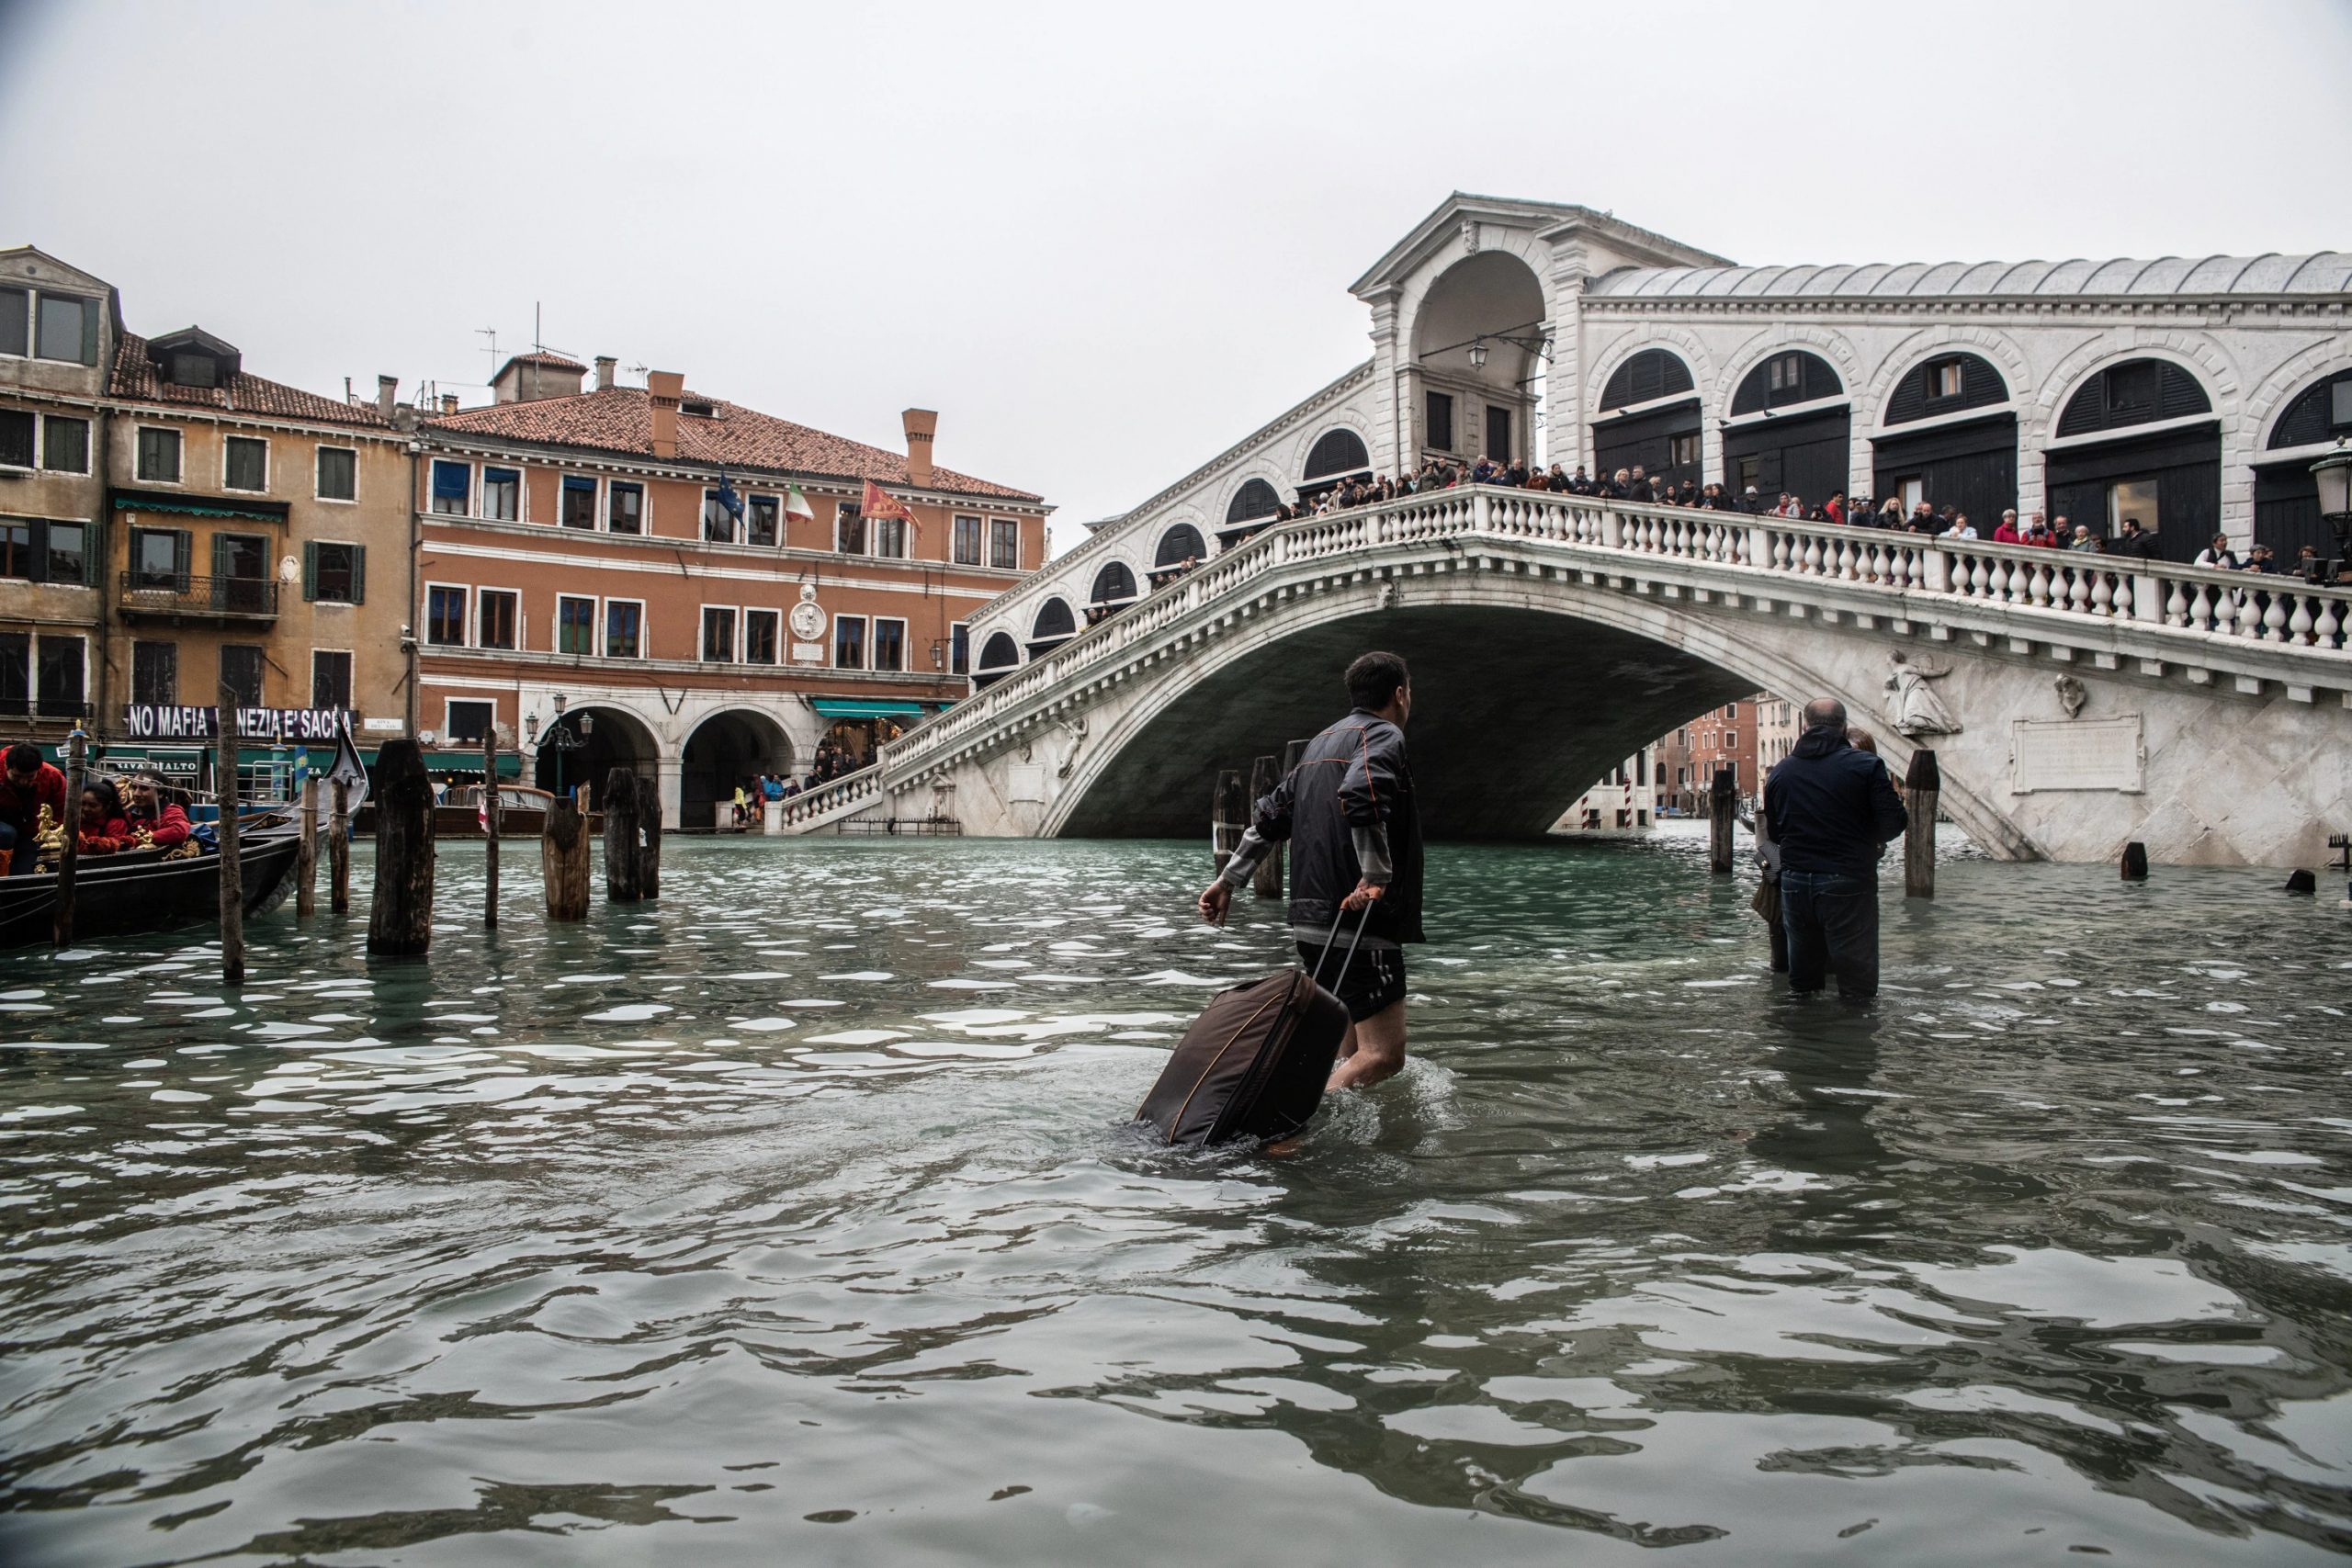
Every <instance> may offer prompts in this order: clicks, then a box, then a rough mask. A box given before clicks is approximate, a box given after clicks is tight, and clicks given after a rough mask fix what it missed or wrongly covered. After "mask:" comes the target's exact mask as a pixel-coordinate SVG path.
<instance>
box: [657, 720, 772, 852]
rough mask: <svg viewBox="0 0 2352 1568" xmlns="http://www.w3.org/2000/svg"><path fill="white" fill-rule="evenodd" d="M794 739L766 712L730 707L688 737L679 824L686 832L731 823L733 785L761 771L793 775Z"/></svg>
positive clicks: (681, 771) (680, 782)
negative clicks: (728, 818) (730, 810)
mask: <svg viewBox="0 0 2352 1568" xmlns="http://www.w3.org/2000/svg"><path fill="white" fill-rule="evenodd" d="M791 772H792V739H791V738H790V737H789V736H787V735H786V734H785V732H784V727H783V726H782V725H780V724H778V723H776V721H775V720H774V719H772V718H770V717H769V716H767V715H765V714H763V713H754V712H752V711H751V710H749V709H746V708H729V709H727V710H725V711H724V712H721V713H715V714H713V715H711V716H709V717H708V718H707V719H704V720H703V721H702V723H701V724H699V725H697V726H695V732H694V733H693V734H692V735H690V736H688V737H686V747H685V752H684V761H683V765H682V766H681V767H680V769H679V773H678V827H679V828H680V829H682V830H684V831H687V832H695V831H698V830H700V829H716V828H722V827H725V826H727V816H726V813H727V812H728V810H729V807H732V806H733V804H734V801H735V787H736V786H737V785H738V784H741V783H743V781H744V780H746V779H748V778H750V777H752V775H754V774H757V773H779V774H784V775H787V776H788V775H789V774H790V773H791Z"/></svg>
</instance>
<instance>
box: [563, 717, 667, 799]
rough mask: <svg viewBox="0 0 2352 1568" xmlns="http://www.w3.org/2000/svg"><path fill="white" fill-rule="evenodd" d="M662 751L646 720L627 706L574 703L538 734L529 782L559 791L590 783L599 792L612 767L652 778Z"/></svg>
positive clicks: (601, 792)
mask: <svg viewBox="0 0 2352 1568" xmlns="http://www.w3.org/2000/svg"><path fill="white" fill-rule="evenodd" d="M661 750H662V749H661V746H660V745H659V743H657V742H656V741H655V739H653V732H652V731H651V730H650V729H648V728H646V727H645V721H644V720H642V719H640V718H639V717H638V716H636V715H635V714H633V713H630V712H629V711H628V709H626V708H617V707H594V706H592V707H576V708H572V709H571V710H569V711H568V712H566V713H565V714H564V716H562V717H561V718H559V719H557V720H556V721H555V723H554V724H552V725H550V726H549V727H548V731H547V733H546V734H544V735H542V736H540V737H539V745H538V752H537V763H536V765H535V766H534V767H533V769H532V773H531V782H532V783H533V784H537V785H538V787H539V788H541V789H544V790H553V791H555V792H556V793H558V794H562V793H564V792H566V791H569V790H572V789H576V788H578V787H579V786H580V785H582V784H589V785H592V786H594V791H595V794H596V795H599V796H601V795H603V794H604V790H605V779H606V778H608V777H610V776H611V774H612V771H613V770H614V769H615V768H628V769H629V770H631V771H632V772H634V773H638V774H639V776H640V777H643V778H647V779H650V778H652V777H654V776H655V767H654V765H655V762H656V760H657V759H658V758H659V757H660V756H661Z"/></svg>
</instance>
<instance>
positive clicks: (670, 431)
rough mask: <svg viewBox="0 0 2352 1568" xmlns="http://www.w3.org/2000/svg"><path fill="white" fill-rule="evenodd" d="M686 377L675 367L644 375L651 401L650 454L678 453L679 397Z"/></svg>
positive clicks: (647, 397) (682, 392)
mask: <svg viewBox="0 0 2352 1568" xmlns="http://www.w3.org/2000/svg"><path fill="white" fill-rule="evenodd" d="M685 389H686V378H685V377H684V375H682V374H680V373H679V372H678V371H675V370H656V371H653V372H651V373H650V374H649V375H647V377H646V378H645V393H646V400H647V401H649V402H650V403H651V404H652V405H653V455H654V456H655V457H676V456H677V455H678V399H679V398H680V396H682V395H683V394H684V391H685Z"/></svg>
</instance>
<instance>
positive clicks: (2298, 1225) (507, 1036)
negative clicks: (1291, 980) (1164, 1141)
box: [0, 835, 2352, 1568]
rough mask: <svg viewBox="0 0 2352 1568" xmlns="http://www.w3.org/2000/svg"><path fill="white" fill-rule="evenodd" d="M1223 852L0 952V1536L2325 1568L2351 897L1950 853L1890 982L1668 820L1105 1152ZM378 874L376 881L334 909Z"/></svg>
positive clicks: (106, 1555)
mask: <svg viewBox="0 0 2352 1568" xmlns="http://www.w3.org/2000/svg"><path fill="white" fill-rule="evenodd" d="M1203 860H1204V856H1203V854H1202V852H1201V851H1200V850H1199V848H1198V847H1197V846H1194V845H1189V844H1187V845H1176V844H1161V843H1150V844H1122V843H1100V842H1095V843H1078V842H1072V843H1006V842H994V843H991V842H977V841H976V842H954V841H947V842H942V841H927V842H922V843H913V844H909V843H862V842H857V841H850V840H832V841H805V842H804V841H795V842H777V843H763V842H756V841H745V842H711V841H673V843H672V844H671V846H670V847H669V849H668V851H667V852H666V863H665V865H664V869H663V892H664V897H662V900H661V901H660V903H659V904H656V905H646V906H641V907H639V908H633V909H611V908H606V907H605V905H604V904H603V903H602V901H601V899H600V900H599V902H598V903H597V905H596V907H595V908H594V910H593V912H592V917H591V919H589V920H588V921H586V922H585V923H583V924H582V925H579V926H576V927H571V928H550V927H548V925H547V924H546V922H545V921H544V920H543V919H540V918H539V916H538V910H537V878H536V870H537V867H536V857H532V856H529V855H527V854H525V853H516V852H513V851H510V853H509V856H508V874H507V875H508V879H507V897H506V898H505V900H504V904H503V919H502V923H501V929H500V931H498V932H497V933H496V934H495V935H492V936H488V937H485V936H484V935H482V934H481V932H480V931H479V930H478V929H477V919H476V911H477V910H478V908H479V905H480V899H481V886H482V874H481V851H480V849H479V847H474V848H465V847H458V846H446V847H445V849H444V852H443V858H442V863H441V879H440V905H439V912H440V917H441V918H440V924H439V927H438V931H437V934H436V936H435V951H434V953H433V955H432V957H431V959H430V961H429V962H424V963H395V962H377V963H370V962H369V961H368V959H367V958H366V957H365V956H364V954H363V953H361V952H360V951H358V948H359V938H360V936H361V933H362V931H363V929H364V916H365V909H364V900H363V907H362V908H361V910H360V911H359V912H358V913H357V914H356V915H355V916H353V917H352V918H351V919H348V920H335V919H326V918H323V917H322V918H321V919H317V920H315V921H313V922H311V923H310V924H308V925H307V926H301V927H298V926H297V925H296V923H295V922H294V920H293V919H292V917H291V914H290V912H281V913H279V914H277V915H274V916H272V917H269V918H268V919H265V920H263V921H261V922H259V923H257V924H256V926H255V927H254V931H252V933H251V935H250V939H249V940H250V942H251V971H250V978H249V979H248V980H247V982H246V984H245V985H244V987H243V988H242V990H231V989H228V988H224V987H222V986H221V985H220V981H219V977H218V968H217V952H216V950H214V949H212V948H211V947H209V945H208V944H207V943H206V942H203V941H202V940H199V938H200V936H201V933H197V935H195V936H181V937H176V938H164V939H157V940H153V941H149V942H139V943H131V944H122V945H93V946H89V947H85V948H79V949H75V950H72V951H69V952H67V953H63V954H62V955H58V956H51V954H49V953H19V954H11V955H6V956H5V957H0V1041H5V1042H6V1047H5V1048H0V1561H6V1562H10V1563H24V1564H40V1565H43V1568H47V1565H52V1564H132V1563H140V1564H144V1563H164V1562H289V1563H290V1562H309V1563H337V1564H341V1563H355V1564H356V1563H389V1562H401V1563H410V1564H459V1563H479V1562H499V1563H542V1562H544V1563H632V1564H634V1563H645V1562H655V1561H660V1560H662V1559H661V1558H660V1557H659V1556H658V1555H657V1554H661V1553H668V1554H671V1560H673V1561H681V1562H684V1561H691V1562H711V1563H732V1562H763V1563H765V1562H797V1561H809V1562H845V1563H876V1564H893V1565H897V1564H908V1563H924V1562H956V1561H968V1560H972V1559H975V1558H978V1559H988V1560H998V1561H1004V1562H1106V1561H1123V1562H1162V1561H1177V1560H1186V1561H1191V1560H1201V1559H1211V1560H1216V1559H1223V1560H1229V1561H1240V1562H1272V1561H1283V1562H1302V1563H1320V1562H1335V1563H1336V1562H1404V1561H1415V1560H1421V1559H1425V1558H1429V1559H1434V1558H1437V1557H1439V1556H1440V1555H1441V1554H1442V1555H1443V1556H1445V1557H1448V1558H1453V1559H1459V1560H1463V1561H1477V1562H1546V1563H1556V1562H1561V1561H1563V1560H1565V1559H1564V1556H1563V1554H1564V1553H1565V1554H1569V1555H1570V1556H1571V1557H1572V1558H1573V1560H1574V1561H1576V1562H1620V1561H1623V1562H1633V1561H1637V1560H1639V1561H1651V1560H1652V1559H1650V1558H1647V1557H1646V1556H1645V1551H1649V1550H1655V1549H1658V1548H1668V1549H1672V1555H1673V1556H1674V1557H1675V1558H1676V1559H1678V1560H1681V1559H1686V1558H1687V1559H1688V1560H1690V1561H1692V1562H1724V1563H1734V1564H1738V1565H1739V1568H1758V1565H1767V1564H1777V1563H1799V1562H1808V1563H1809V1562H1830V1561H1851V1562H1869V1563H1872V1564H1943V1563H1951V1564H1961V1563H1967V1564H1979V1563H2011V1562H2016V1563H2040V1562H2050V1563H2057V1562H2080V1561H2082V1560H2083V1558H2084V1557H2085V1556H2097V1555H2109V1556H2112V1557H2114V1558H2116V1559H2119V1560H2121V1561H2125V1562H2133V1563H2175V1562H2177V1563H2200V1564H2201V1563H2239V1562H2244V1563H2263V1564H2276V1563H2293V1562H2317V1561H2321V1560H2324V1559H2327V1558H2330V1557H2332V1556H2334V1555H2335V1554H2338V1553H2341V1552H2344V1551H2346V1550H2352V1343H2347V1341H2348V1340H2352V1312H2347V1308H2352V1092H2347V1078H2346V1072H2347V1068H2352V1059H2347V1055H2346V1051H2347V1046H2352V959H2347V956H2346V954H2347V950H2352V943H2347V942H2346V936H2347V932H2352V914H2347V913H2346V911H2344V910H2343V909H2341V908H2336V907H2335V905H2334V902H2333V898H2332V895H2333V893H2334V891H2335V888H2334V886H2328V888H2327V893H2328V895H2330V897H2323V898H2322V899H2321V900H2319V901H2317V902H2314V901H2313V900H2311V899H2301V900H2297V899H2290V898H2289V897H2285V896H2283V895H2282V894H2280V893H2279V892H2278V883H2279V881H2280V880H2281V878H2280V876H2279V875H2278V874H2276V873H2270V872H2251V871H2218V870H2194V871H2192V870H2186V869H2172V868H2159V870H2158V872H2157V874H2156V875H2155V877H2154V879H2153V880H2151V881H2150V882H2148V883H2147V884H2145V885H2144V886H2132V885H2127V884H2121V883H2119V882H2118V881H2116V880H2115V879H2114V875H2113V873H2112V871H2110V870H2108V869H2105V868H2100V867H2058V866H2009V865H1998V864H1993V863H1987V862H1985V861H1983V860H1978V859H1973V858H1968V857H1959V858H1953V859H1950V860H1948V861H1947V863H1945V865H1944V866H1943V868H1942V874H1941V883H1940V886H1939V897H1938V898H1937V899H1936V901H1935V902H1934V903H1933V904H1932V905H1925V904H1913V905H1908V906H1906V905H1905V904H1904V903H1903V901H1902V900H1901V899H1900V898H1899V897H1895V898H1893V899H1891V900H1890V901H1889V903H1888V904H1887V906H1886V935H1885V950H1886V959H1887V989H1886V994H1885V995H1884V997H1883V999H1882V1000H1881V1001H1880V1002H1879V1003H1878V1004H1877V1005H1876V1006H1875V1007H1873V1008H1870V1009H1867V1010H1857V1009H1852V1008H1848V1007H1844V1006H1841V1005H1839V1004H1838V1003H1835V1002H1824V1001H1811V1002H1801V1001H1797V1000H1794V999H1792V998H1790V997H1788V996H1787V995H1786V993H1785V991H1784V990H1783V989H1782V988H1781V987H1778V986H1776V985H1775V984H1774V983H1773V981H1772V980H1771V978H1770V976H1768V975H1767V973H1766V971H1765V966H1764V944H1763V941H1762V933H1761V928H1760V926H1758V923H1757V922H1756V921H1755V919H1754V918H1753V917H1752V916H1750V915H1749V914H1748V913H1747V909H1746V901H1747V895H1748V894H1749V892H1750V891H1751V887H1750V885H1749V883H1748V882H1747V880H1746V877H1745V875H1743V876H1742V877H1741V878H1740V879H1737V880H1736V881H1735V880H1731V879H1724V880H1714V879H1710V878H1709V877H1708V876H1707V875H1706V874H1705V867H1704V864H1703V859H1702V854H1701V852H1700V847H1699V846H1698V844H1697V843H1696V841H1695V840H1692V839H1691V838H1689V837H1687V836H1672V835H1670V836H1668V837H1667V838H1665V839H1662V840H1659V841H1657V842H1653V843H1649V844H1643V845H1627V846H1602V845H1573V846H1557V847H1532V848H1509V849H1505V848H1451V849H1443V850H1440V851H1437V852H1434V855H1433V876H1432V883H1433V886H1434V889H1435V892H1434V894H1433V898H1432V909H1431V915H1430V922H1429V923H1430V929H1431V931H1432V932H1433V934H1434V936H1435V937H1436V939H1437V940H1435V941H1433V942H1431V943H1430V945H1428V946H1427V947H1425V948H1417V949H1415V950H1414V951H1413V953H1412V954H1411V961H1410V967H1411V980H1412V997H1413V1000H1412V1043H1413V1047H1414V1051H1415V1060H1414V1062H1413V1064H1412V1066H1410V1067H1409V1069H1408V1072H1407V1073H1406V1074H1405V1075H1404V1077H1401V1078H1400V1079H1398V1080H1397V1081H1395V1082H1393V1083H1391V1084H1389V1085H1387V1086H1385V1087H1383V1088H1381V1089H1376V1090H1374V1091H1372V1092H1369V1093H1363V1094H1351V1095H1346V1096H1342V1097H1340V1098H1339V1099H1338V1100H1334V1101H1333V1102H1331V1103H1330V1105H1329V1107H1328V1108H1327V1110H1326V1111H1325V1112H1324V1113H1323V1115H1322V1117H1321V1118H1320V1119H1319V1120H1318V1121H1317V1124H1316V1125H1315V1127H1314V1129H1313V1131H1312V1133H1311V1134H1310V1135H1309V1136H1308V1137H1307V1138H1306V1140H1305V1142H1304V1144H1303V1145H1302V1146H1301V1147H1300V1148H1299V1149H1298V1150H1297V1151H1296V1152H1295V1153H1294V1154H1291V1155H1289V1156H1287V1157H1264V1156H1256V1155H1247V1156H1244V1155H1235V1154H1220V1155H1209V1156H1202V1155H1188V1156H1178V1155H1171V1154H1169V1153H1165V1152H1161V1151H1158V1150H1155V1149H1153V1148H1151V1147H1149V1146H1148V1145H1147V1144H1146V1143H1145V1142H1143V1141H1142V1140H1139V1139H1137V1138H1136V1137H1135V1136H1134V1135H1133V1134H1131V1133H1130V1132H1127V1131H1125V1130H1124V1129H1123V1128H1122V1125H1121V1124H1122V1122H1124V1121H1125V1119H1126V1118H1127V1117H1128V1116H1129V1115H1130V1114H1131V1113H1132V1111H1133V1110H1134V1107H1135V1105H1136V1102H1137V1101H1138V1100H1140V1099H1141V1098H1142V1097H1143V1094H1144V1091H1145V1089H1146V1088H1147V1087H1148V1085H1149V1083H1150V1082H1151V1080H1152V1077H1153V1076H1154V1075H1155V1073H1156V1072H1157V1071H1158V1070H1159V1066H1160V1065H1161V1064H1162V1062H1163V1061H1164V1060H1165V1055H1166V1052H1167V1050H1168V1048H1169V1045H1170V1041H1171V1040H1172V1039H1173V1038H1174V1036H1175V1034H1176V1033H1177V1032H1178V1031H1179V1030H1180V1029H1181V1028H1182V1023H1183V1022H1184V1021H1185V1020H1186V1019H1188V1018H1189V1017H1190V1016H1191V1015H1192V1014H1193V1011H1194V1010H1197V1009H1198V1008H1199V1006H1200V1005H1201V1004H1202V1002H1203V1001H1204V1000H1205V999H1206V998H1207V997H1208V996H1209V994H1210V993H1211V992H1212V990H1214V989H1215V988H1216V987H1219V986H1222V985H1225V984H1227V983H1230V982H1232V981H1234V980H1237V979H1239V978H1243V977H1246V976H1251V975H1254V974H1257V973H1260V972H1262V971H1263V970H1264V969H1265V968H1266V967H1267V966H1268V965H1270V964H1275V963H1278V962H1281V961H1282V960H1283V958H1284V956H1285V953H1286V949H1285V945H1284V939H1283V932H1282V929H1281V922H1280V920H1279V919H1278V918H1277V916H1276V914H1275V912H1274V909H1273V907H1271V906H1261V905H1258V904H1255V903H1253V902H1252V901H1251V900H1250V899H1248V898H1246V897H1245V898H1244V899H1243V900H1242V901H1241V905H1240V907H1239V908H1238V912H1237V917H1236V919H1235V920H1234V922H1233V925H1232V926H1231V928H1230V929H1228V930H1227V931H1210V930H1207V929H1205V928H1203V927H1201V926H1199V925H1198V924H1197V923H1195V922H1193V921H1192V920H1190V919H1188V918H1187V907H1188V905H1189V901H1190V899H1191V897H1192V895H1193V892H1194V891H1195V890H1196V886H1197V884H1198V883H1199V881H1200V880H1201V879H1202V874H1203V872H1204V866H1203V864H1202V862H1203ZM357 882H358V886H360V887H361V888H363V889H364V888H365V887H366V886H367V884H368V857H367V855H366V853H365V852H362V854H361V855H360V856H359V863H358V877H357Z"/></svg>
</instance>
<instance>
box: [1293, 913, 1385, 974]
mask: <svg viewBox="0 0 2352 1568" xmlns="http://www.w3.org/2000/svg"><path fill="white" fill-rule="evenodd" d="M1347 918H1348V911H1347V910H1346V909H1345V908H1341V909H1340V910H1339V911H1338V912H1337V913H1335V914H1333V915H1332V917H1331V934H1330V935H1329V936H1327V937H1325V938H1324V939H1323V951H1322V952H1321V953H1319V954H1317V956H1316V960H1315V973H1314V974H1312V975H1309V976H1307V977H1306V978H1307V983H1308V984H1310V985H1319V984H1320V983H1321V982H1322V979H1323V965H1324V964H1326V963H1328V962H1329V960H1330V957H1331V945H1332V943H1334V942H1338V941H1339V940H1340V921H1341V920H1344V919H1347ZM1371 923H1372V906H1371V905H1369V904H1366V905H1365V906H1364V907H1363V914H1362V915H1361V916H1359V917H1357V919H1356V933H1355V935H1354V936H1352V937H1350V938H1349V939H1348V952H1347V955H1346V956H1345V957H1343V958H1341V959H1340V972H1339V973H1338V974H1337V975H1334V976H1331V989H1332V990H1333V991H1335V992H1336V991H1338V990H1339V988H1340V982H1341V981H1343V980H1345V979H1346V978H1347V977H1348V965H1349V964H1353V963H1354V962H1355V961H1356V944H1357V943H1358V942H1362V941H1363V929H1364V927H1366V926H1368V925H1370V924H1371Z"/></svg>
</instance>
